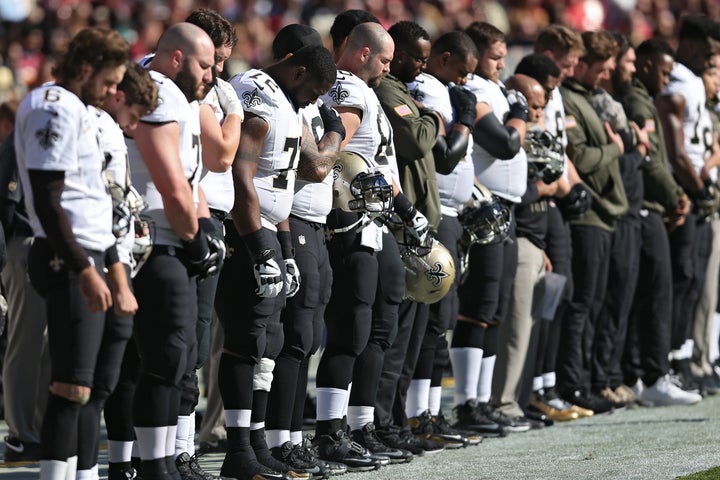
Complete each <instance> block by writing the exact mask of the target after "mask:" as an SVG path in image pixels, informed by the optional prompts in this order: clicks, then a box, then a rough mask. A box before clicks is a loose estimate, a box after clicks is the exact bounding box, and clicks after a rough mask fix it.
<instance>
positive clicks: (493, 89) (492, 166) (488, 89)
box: [465, 75, 527, 203]
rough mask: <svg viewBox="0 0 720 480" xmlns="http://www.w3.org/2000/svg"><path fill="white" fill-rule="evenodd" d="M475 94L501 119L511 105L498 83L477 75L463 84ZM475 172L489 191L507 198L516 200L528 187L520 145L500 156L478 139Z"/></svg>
mask: <svg viewBox="0 0 720 480" xmlns="http://www.w3.org/2000/svg"><path fill="white" fill-rule="evenodd" d="M465 86H466V87H467V88H468V89H470V91H471V92H473V93H474V94H475V96H476V97H477V101H478V103H487V104H488V105H489V106H490V108H492V111H493V115H495V117H496V118H497V119H498V121H499V122H500V123H505V122H504V119H505V116H506V114H507V112H509V111H510V105H509V104H508V102H507V99H506V98H505V95H504V94H503V92H502V90H501V87H500V85H499V84H497V83H495V82H492V81H490V80H486V79H484V78H481V77H479V76H477V75H473V76H472V78H469V79H468V82H467V84H466V85H465ZM472 159H473V165H474V167H475V176H476V177H477V179H478V180H479V181H480V183H482V184H483V185H485V186H486V187H487V188H488V189H489V190H490V191H491V192H492V193H494V194H495V195H497V196H498V197H501V198H504V199H505V200H508V201H510V202H514V203H519V202H520V199H521V198H522V196H523V195H524V194H525V190H526V189H527V156H526V155H525V150H523V149H522V148H521V149H520V151H519V152H518V153H517V155H515V156H514V157H513V158H512V159H510V160H499V159H496V158H495V157H494V156H493V155H491V154H490V153H488V152H487V150H485V149H484V148H483V147H481V146H480V145H478V144H477V143H476V144H475V145H474V146H473V152H472Z"/></svg>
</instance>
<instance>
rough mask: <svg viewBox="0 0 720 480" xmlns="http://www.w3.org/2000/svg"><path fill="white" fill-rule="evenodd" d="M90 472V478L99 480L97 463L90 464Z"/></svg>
mask: <svg viewBox="0 0 720 480" xmlns="http://www.w3.org/2000/svg"><path fill="white" fill-rule="evenodd" d="M90 471H91V472H92V480H100V467H98V464H97V463H96V464H95V465H93V466H92V468H91V469H90Z"/></svg>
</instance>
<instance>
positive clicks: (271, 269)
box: [253, 257, 285, 298]
mask: <svg viewBox="0 0 720 480" xmlns="http://www.w3.org/2000/svg"><path fill="white" fill-rule="evenodd" d="M253 273H254V274H255V282H257V285H258V288H256V289H255V293H256V294H257V295H258V296H259V297H263V298H274V297H277V296H278V295H279V294H280V292H281V291H282V289H283V288H284V286H285V283H284V282H283V278H282V272H281V271H280V266H279V265H278V264H277V262H276V261H275V259H274V258H272V257H269V258H266V259H262V258H261V259H259V260H258V263H256V264H255V267H254V269H253Z"/></svg>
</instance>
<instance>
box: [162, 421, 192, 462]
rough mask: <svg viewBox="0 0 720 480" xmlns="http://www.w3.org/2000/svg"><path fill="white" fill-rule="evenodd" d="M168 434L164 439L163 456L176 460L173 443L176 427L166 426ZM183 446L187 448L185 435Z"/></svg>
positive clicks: (175, 436) (175, 438)
mask: <svg viewBox="0 0 720 480" xmlns="http://www.w3.org/2000/svg"><path fill="white" fill-rule="evenodd" d="M167 429H168V433H167V437H165V456H166V457H170V456H172V457H173V458H177V455H176V454H175V442H176V441H177V425H168V427H167ZM185 445H186V446H187V435H185Z"/></svg>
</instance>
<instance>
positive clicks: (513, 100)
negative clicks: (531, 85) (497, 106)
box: [505, 90, 530, 122]
mask: <svg viewBox="0 0 720 480" xmlns="http://www.w3.org/2000/svg"><path fill="white" fill-rule="evenodd" d="M505 98H507V101H508V104H510V112H508V120H510V119H511V118H517V119H519V120H522V121H524V122H528V121H530V110H529V109H528V103H527V99H526V98H525V95H523V94H522V93H521V92H519V91H517V90H507V92H506V93H505Z"/></svg>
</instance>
